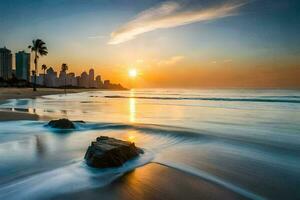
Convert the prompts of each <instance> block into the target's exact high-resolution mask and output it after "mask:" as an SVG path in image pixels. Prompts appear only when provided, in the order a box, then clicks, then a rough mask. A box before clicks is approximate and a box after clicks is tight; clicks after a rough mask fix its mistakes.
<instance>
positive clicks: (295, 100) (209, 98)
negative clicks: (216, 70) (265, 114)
mask: <svg viewBox="0 0 300 200" xmlns="http://www.w3.org/2000/svg"><path fill="white" fill-rule="evenodd" d="M104 97H105V98H116V99H118V98H125V99H132V98H134V99H156V100H200V101H229V102H266V103H300V100H298V98H295V97H292V98H290V97H289V98H290V99H279V98H280V97H279V98H278V97H277V99H275V98H274V99H273V98H219V97H153V96H152V97H146V96H134V97H131V96H120V95H112V96H104Z"/></svg>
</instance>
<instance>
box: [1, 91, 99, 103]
mask: <svg viewBox="0 0 300 200" xmlns="http://www.w3.org/2000/svg"><path fill="white" fill-rule="evenodd" d="M91 90H93V89H67V93H77V92H86V91H91ZM52 94H64V89H59V88H38V89H37V91H35V92H33V91H32V88H0V101H1V100H6V99H20V98H35V97H39V96H44V95H52Z"/></svg>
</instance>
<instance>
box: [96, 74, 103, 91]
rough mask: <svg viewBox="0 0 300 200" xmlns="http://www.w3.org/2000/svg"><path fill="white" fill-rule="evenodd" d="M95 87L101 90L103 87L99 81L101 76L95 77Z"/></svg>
mask: <svg viewBox="0 0 300 200" xmlns="http://www.w3.org/2000/svg"><path fill="white" fill-rule="evenodd" d="M95 87H96V88H102V87H103V82H102V80H101V76H100V75H98V76H96V86H95Z"/></svg>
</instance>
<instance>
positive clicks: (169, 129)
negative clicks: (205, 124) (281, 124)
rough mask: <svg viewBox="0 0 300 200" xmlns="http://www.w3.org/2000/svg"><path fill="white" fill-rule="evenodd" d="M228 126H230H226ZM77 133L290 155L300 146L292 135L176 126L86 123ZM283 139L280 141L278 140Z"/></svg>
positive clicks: (299, 151)
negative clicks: (133, 135) (136, 134)
mask: <svg viewBox="0 0 300 200" xmlns="http://www.w3.org/2000/svg"><path fill="white" fill-rule="evenodd" d="M228 125H230V124H228ZM76 128H77V130H78V131H84V130H137V131H141V132H143V133H144V134H150V135H158V136H160V137H161V138H165V139H172V140H173V139H174V140H176V141H177V143H185V142H187V143H203V142H207V141H226V142H229V143H232V144H237V145H247V146H252V147H255V148H264V149H269V150H276V151H278V150H284V151H286V152H289V153H290V154H295V153H300V146H299V143H298V141H297V140H295V139H294V138H293V136H292V135H286V134H283V135H276V137H275V135H273V137H268V138H266V137H265V135H262V136H261V137H260V136H259V135H254V136H252V135H246V134H234V133H232V134H230V133H228V134H222V133H218V132H212V131H209V130H201V129H193V128H185V127H178V126H168V125H159V124H143V123H135V124H121V123H86V124H81V123H78V124H76ZM280 137H284V139H282V140H278V138H280Z"/></svg>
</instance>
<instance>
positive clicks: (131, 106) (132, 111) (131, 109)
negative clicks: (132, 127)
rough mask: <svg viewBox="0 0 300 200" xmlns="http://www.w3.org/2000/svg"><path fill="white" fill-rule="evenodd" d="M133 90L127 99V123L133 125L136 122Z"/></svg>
mask: <svg viewBox="0 0 300 200" xmlns="http://www.w3.org/2000/svg"><path fill="white" fill-rule="evenodd" d="M135 103H136V102H135V98H134V90H131V91H130V99H129V121H130V122H132V123H134V122H136V106H135Z"/></svg>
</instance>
